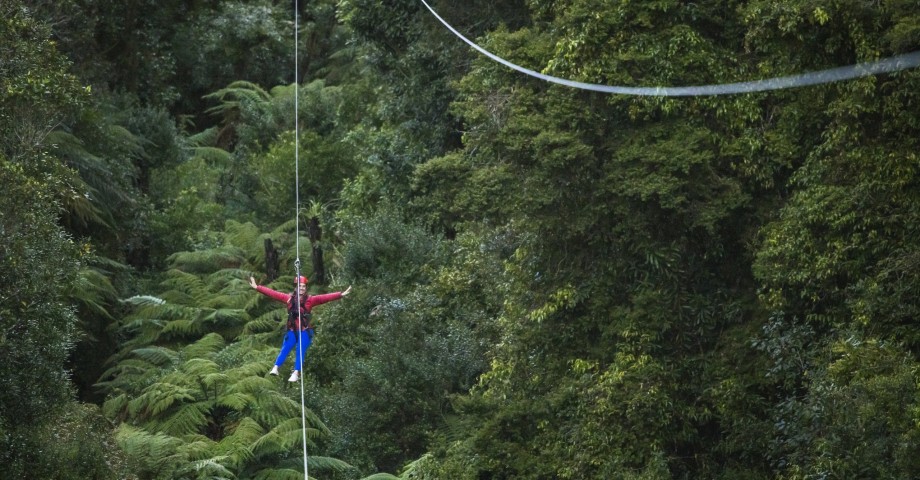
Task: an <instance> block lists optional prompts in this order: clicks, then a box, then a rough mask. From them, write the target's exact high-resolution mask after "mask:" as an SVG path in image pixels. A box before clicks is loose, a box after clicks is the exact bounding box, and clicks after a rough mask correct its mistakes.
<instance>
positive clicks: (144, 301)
mask: <svg viewBox="0 0 920 480" xmlns="http://www.w3.org/2000/svg"><path fill="white" fill-rule="evenodd" d="M122 303H127V304H128V305H132V306H135V307H143V306H149V305H165V304H166V300H163V299H162V298H159V297H154V296H153V295H134V296H133V297H128V298H126V299H124V300H122Z"/></svg>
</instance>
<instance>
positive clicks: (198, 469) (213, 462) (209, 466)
mask: <svg viewBox="0 0 920 480" xmlns="http://www.w3.org/2000/svg"><path fill="white" fill-rule="evenodd" d="M226 460H227V456H226V455H221V456H219V457H214V458H208V459H205V460H197V461H195V462H192V465H191V467H192V469H193V471H194V472H195V476H196V477H197V478H208V479H211V480H232V479H236V475H234V474H233V472H231V471H230V470H229V469H228V468H227V467H225V466H223V465H222V464H221V463H220V462H221V461H226Z"/></svg>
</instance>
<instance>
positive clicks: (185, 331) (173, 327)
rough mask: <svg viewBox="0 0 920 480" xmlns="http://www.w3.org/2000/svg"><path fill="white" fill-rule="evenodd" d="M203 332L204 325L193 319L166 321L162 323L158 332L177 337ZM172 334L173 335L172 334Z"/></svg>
mask: <svg viewBox="0 0 920 480" xmlns="http://www.w3.org/2000/svg"><path fill="white" fill-rule="evenodd" d="M203 332H204V327H203V326H202V325H201V324H200V323H198V322H196V321H194V320H186V319H180V320H173V321H171V322H166V325H163V328H162V330H160V333H161V334H163V335H171V336H178V337H189V336H192V335H195V334H200V333H203ZM173 334H174V335H173Z"/></svg>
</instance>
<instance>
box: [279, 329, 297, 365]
mask: <svg viewBox="0 0 920 480" xmlns="http://www.w3.org/2000/svg"><path fill="white" fill-rule="evenodd" d="M296 345H297V337H296V336H295V335H294V332H292V331H290V330H288V331H287V333H285V334H284V342H283V343H282V344H281V352H279V353H278V358H277V359H276V360H275V366H276V367H280V366H281V364H283V363H284V361H285V360H287V356H288V354H290V353H291V349H293V348H294V346H296ZM295 370H297V368H295Z"/></svg>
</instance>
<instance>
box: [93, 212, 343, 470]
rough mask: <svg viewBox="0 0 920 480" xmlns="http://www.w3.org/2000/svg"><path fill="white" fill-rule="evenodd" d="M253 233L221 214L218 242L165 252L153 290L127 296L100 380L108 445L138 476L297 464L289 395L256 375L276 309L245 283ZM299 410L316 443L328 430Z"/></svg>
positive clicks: (265, 360) (264, 364)
mask: <svg viewBox="0 0 920 480" xmlns="http://www.w3.org/2000/svg"><path fill="white" fill-rule="evenodd" d="M261 238H262V236H261V235H260V234H259V233H258V231H257V230H255V227H254V226H253V225H251V224H239V223H236V222H230V223H228V225H227V226H226V229H225V231H224V232H221V236H220V240H219V246H217V247H216V248H213V249H202V250H197V251H193V252H179V253H176V254H174V255H172V256H171V257H170V258H169V262H170V265H171V267H172V269H171V270H169V271H168V272H166V273H165V274H164V275H163V277H162V280H161V282H160V284H159V288H158V293H157V296H150V295H147V296H135V297H132V298H129V299H128V300H127V303H128V304H130V305H131V306H132V307H133V308H132V311H131V313H130V315H128V316H127V317H125V318H124V319H122V320H121V321H120V323H121V334H122V335H124V340H123V342H122V344H121V350H120V351H119V352H118V354H117V355H116V356H115V357H113V359H112V364H111V367H110V368H109V370H108V371H106V372H105V373H104V374H103V381H101V382H100V383H99V386H100V387H101V388H102V389H103V390H104V391H105V392H106V394H107V400H106V402H105V405H104V411H105V413H106V415H107V416H108V417H109V418H111V419H113V420H117V421H119V422H120V424H121V426H120V428H119V434H118V444H119V446H120V447H121V448H123V449H124V451H125V454H126V457H127V461H128V462H129V464H130V465H131V468H132V471H134V472H136V473H137V474H138V475H139V476H140V477H141V478H206V477H207V478H210V476H215V475H216V476H218V477H221V478H232V477H242V478H286V477H285V475H288V476H289V475H290V472H296V469H297V467H298V464H297V462H296V460H297V458H298V455H299V452H300V450H301V448H302V443H303V438H302V435H303V434H304V432H303V429H302V427H301V418H300V416H301V405H300V398H299V392H297V391H295V389H293V388H289V385H288V384H287V382H284V381H283V380H282V381H278V380H277V379H276V377H267V378H266V372H267V371H268V369H269V368H270V365H271V360H272V359H273V358H274V356H275V355H277V345H276V342H277V338H278V336H279V333H280V332H279V327H278V323H279V322H278V321H279V320H283V319H284V318H286V317H285V313H284V310H283V308H280V309H279V307H278V306H272V305H269V303H270V302H268V301H266V300H264V299H261V298H260V297H261V295H258V294H255V293H254V292H253V291H252V289H251V288H250V287H249V284H248V280H247V277H248V275H249V274H250V272H252V271H253V270H255V263H254V262H256V261H258V259H259V258H260V256H259V253H258V252H259V249H260V248H261V246H262V245H261V241H260V240H261ZM283 245H284V243H283V242H281V246H283ZM284 282H285V283H286V284H290V277H285V278H284ZM267 320H268V321H267ZM305 413H306V420H307V426H306V429H307V430H306V436H307V442H308V449H309V450H310V451H311V452H318V451H319V443H318V442H319V441H320V440H322V439H324V438H327V437H328V436H329V435H330V431H329V430H328V429H327V428H326V427H325V425H324V424H323V423H322V422H321V421H320V419H319V418H318V417H317V416H316V415H315V414H314V413H313V412H312V411H311V410H310V409H309V407H308V409H307V410H306V412H305ZM310 462H311V463H310V467H311V469H312V468H315V469H317V470H318V471H329V472H333V471H341V470H347V469H349V468H350V467H349V466H348V465H347V464H345V463H344V462H342V461H339V460H336V459H333V458H326V457H323V456H321V455H317V456H315V457H313V456H311V458H310ZM279 465H287V468H290V470H288V473H287V474H286V473H284V472H285V470H284V469H279V468H278V467H279ZM300 475H302V473H300Z"/></svg>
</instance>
